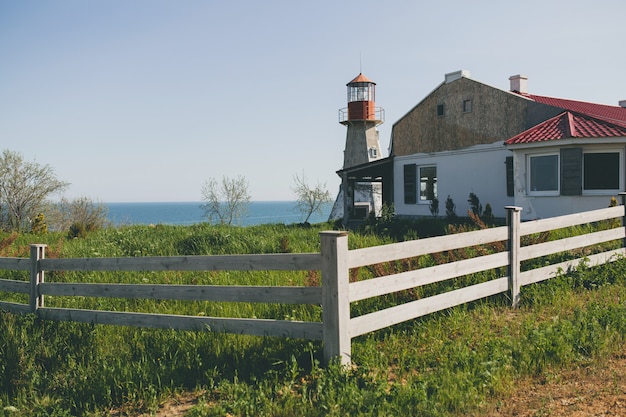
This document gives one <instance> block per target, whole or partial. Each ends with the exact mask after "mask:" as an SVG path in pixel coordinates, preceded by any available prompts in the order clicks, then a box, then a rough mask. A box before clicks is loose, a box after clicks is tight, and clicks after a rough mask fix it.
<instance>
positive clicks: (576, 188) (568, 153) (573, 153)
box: [561, 148, 583, 195]
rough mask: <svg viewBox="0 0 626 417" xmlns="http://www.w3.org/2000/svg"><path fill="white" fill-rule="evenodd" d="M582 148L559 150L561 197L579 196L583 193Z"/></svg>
mask: <svg viewBox="0 0 626 417" xmlns="http://www.w3.org/2000/svg"><path fill="white" fill-rule="evenodd" d="M582 179H583V150H582V148H563V149H561V195H581V194H582V191H583V185H582V184H583V181H582Z"/></svg>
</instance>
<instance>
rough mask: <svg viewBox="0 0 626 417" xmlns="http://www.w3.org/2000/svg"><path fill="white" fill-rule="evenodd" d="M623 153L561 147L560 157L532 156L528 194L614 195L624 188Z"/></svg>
mask: <svg viewBox="0 0 626 417" xmlns="http://www.w3.org/2000/svg"><path fill="white" fill-rule="evenodd" d="M622 153H623V151H622V150H602V151H588V150H587V151H585V150H584V149H583V148H580V147H571V148H562V149H561V150H560V152H559V153H558V154H556V153H555V154H543V155H529V156H528V166H529V179H528V190H529V191H528V194H529V195H583V194H591V195H593V194H607V192H610V193H615V192H617V191H619V190H620V189H622V181H621V177H622V175H623V174H622V172H623V167H622V165H623V163H622V158H623V157H622Z"/></svg>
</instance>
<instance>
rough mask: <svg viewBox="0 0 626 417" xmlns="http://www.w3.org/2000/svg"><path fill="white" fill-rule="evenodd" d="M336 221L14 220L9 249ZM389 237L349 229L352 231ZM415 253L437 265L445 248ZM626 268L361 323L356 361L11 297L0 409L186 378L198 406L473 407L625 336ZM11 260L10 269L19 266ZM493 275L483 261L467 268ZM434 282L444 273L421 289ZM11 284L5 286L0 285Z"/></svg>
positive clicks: (291, 245)
mask: <svg viewBox="0 0 626 417" xmlns="http://www.w3.org/2000/svg"><path fill="white" fill-rule="evenodd" d="M327 228H330V225H325V224H324V225H314V226H313V227H311V228H303V227H297V226H283V225H266V226H255V227H249V228H238V227H216V226H209V225H196V226H185V227H183V226H156V227H148V226H132V227H125V228H119V229H106V230H101V231H98V232H93V233H90V234H89V235H88V236H87V237H86V238H85V239H73V240H66V239H65V238H64V237H63V236H61V235H55V234H49V235H43V236H29V235H20V236H3V241H4V242H5V243H6V242H8V241H10V244H5V245H2V247H1V248H0V250H1V251H2V256H27V245H28V243H35V242H37V243H47V244H48V245H49V246H50V247H49V250H48V254H49V256H59V257H85V256H144V255H191V254H216V253H220V254H221V253H280V252H313V251H318V250H319V238H318V232H319V231H320V230H322V229H327ZM578 232H579V230H573V231H567V232H563V233H578ZM407 233H409V234H411V235H414V234H415V233H417V232H415V231H407ZM537 238H538V237H537ZM541 238H542V239H545V238H548V237H545V236H543V237H541ZM551 238H554V236H552V237H551ZM394 239H397V237H394V236H389V235H387V236H386V235H384V234H378V233H377V234H373V233H352V234H351V235H350V246H351V247H353V248H354V247H365V246H374V245H379V244H384V243H390V242H391V241H392V240H394ZM448 255H450V256H452V255H453V256H464V254H461V253H456V254H448ZM559 259H560V258H559ZM543 261H544V260H539V261H538V262H543ZM419 262H420V264H421V265H429V264H433V263H435V262H438V260H437V259H434V258H432V259H426V258H424V259H421V260H420V261H419ZM386 267H389V266H386ZM396 267H397V268H402V267H404V266H402V265H399V266H396ZM625 272H626V262H625V261H623V260H619V261H617V262H614V263H611V264H607V265H604V266H601V267H595V268H586V267H584V266H583V267H582V268H579V270H577V272H575V273H572V274H569V275H561V276H559V277H556V278H554V279H551V280H549V281H546V282H543V283H540V284H535V285H532V286H528V287H524V288H523V289H522V293H521V307H520V308H518V309H516V310H512V309H511V308H510V307H508V304H509V300H508V299H507V298H506V296H504V295H502V296H496V297H491V298H490V299H488V300H481V301H478V302H474V303H470V304H467V305H463V306H459V307H456V308H452V309H448V310H445V311H442V312H439V313H435V314H432V315H430V316H427V317H423V318H421V319H418V320H412V321H409V322H406V323H402V324H400V325H396V326H393V327H391V328H387V329H384V330H380V331H377V332H374V333H371V334H368V335H364V336H361V337H358V338H356V339H354V340H353V343H352V345H353V363H355V364H356V365H355V366H353V367H351V368H349V369H344V368H342V367H341V366H339V365H337V364H332V365H330V366H328V367H326V368H322V367H320V366H319V363H320V360H321V354H322V347H321V344H320V343H317V342H310V341H305V340H297V339H287V338H264V337H253V336H242V335H224V334H213V333H209V332H184V331H171V330H153V329H135V328H128V327H115V326H95V325H89V324H77V323H56V322H47V321H42V320H39V319H37V318H36V317H35V316H26V317H19V316H15V315H11V314H8V313H4V312H0V416H18V415H19V416H44V415H45V416H70V415H72V416H75V415H92V416H106V415H110V410H111V409H115V410H117V412H118V414H119V415H136V414H139V413H141V412H144V413H145V412H156V411H157V410H158V408H159V406H160V404H162V403H163V401H165V400H166V399H167V398H170V397H172V396H175V395H176V394H177V393H180V392H193V393H195V394H194V395H196V396H197V397H198V403H197V404H196V405H195V406H194V407H192V408H191V409H190V410H189V411H188V413H187V415H189V416H223V415H227V414H230V415H233V416H292V415H303V416H344V415H351V416H372V415H373V416H376V415H380V416H383V415H398V414H404V415H428V416H448V415H467V414H474V415H478V414H479V413H480V412H481V410H482V409H483V408H485V406H486V405H487V404H489V403H490V402H495V401H498V400H499V399H501V398H503V397H504V396H506V394H507V393H508V392H510V391H511V389H512V388H513V387H514V386H515V381H516V380H519V379H520V378H524V377H527V376H533V375H542V374H545V373H548V372H550V371H551V370H553V369H558V368H563V367H572V366H577V365H580V364H588V363H592V362H593V361H595V360H599V359H601V358H604V357H607V356H609V355H612V354H615V353H616V352H621V351H623V348H624V344H625V342H626V339H625V338H626V279H625V278H624V277H625V276H626V274H625ZM4 273H5V272H4V271H3V274H4ZM377 273H378V272H377V271H376V268H375V267H372V268H369V269H368V268H362V269H361V270H359V271H357V273H356V274H357V275H358V276H357V277H355V279H366V278H368V277H371V276H375V275H376V274H377ZM7 274H8V275H2V277H1V278H7V277H11V278H12V279H14V278H13V277H14V275H13V274H12V273H10V272H7ZM315 278H316V277H315V276H311V274H310V273H307V272H302V273H300V274H293V273H291V274H287V273H285V272H276V271H272V272H264V273H261V274H255V273H250V272H240V273H235V272H230V273H228V274H227V273H215V272H202V273H198V272H193V273H192V272H189V273H186V272H185V273H179V272H164V273H158V274H157V273H149V274H145V273H144V274H141V273H124V274H119V273H118V274H113V273H57V274H49V275H47V277H46V279H47V280H48V281H51V280H52V281H68V282H69V281H85V282H97V281H102V282H146V280H147V281H148V282H153V283H172V284H177V283H210V284H235V283H236V284H241V285H254V284H258V283H263V284H282V285H285V284H293V285H310V284H312V283H314V281H315ZM490 278H491V275H489V274H487V276H484V277H478V278H476V277H467V278H466V280H467V281H468V282H470V281H471V282H474V281H481V280H485V279H490ZM23 279H26V277H23ZM452 285H453V286H454V285H459V284H458V283H453V284H452ZM440 289H441V288H439V290H440ZM431 290H432V291H434V290H436V288H430V289H427V290H425V291H431ZM415 295H416V294H403V295H401V297H411V296H415ZM417 295H418V296H419V295H423V294H417ZM10 297H11V294H1V299H3V300H6V299H8V298H10ZM397 297H398V296H396V299H392V297H391V298H384V297H382V299H381V300H380V301H371V302H369V304H368V303H362V305H360V306H356V307H355V308H354V309H355V310H356V311H355V313H359V312H361V311H370V310H371V309H376V308H381V307H386V306H388V305H389V304H394V303H397V302H401V301H402V300H399V299H397ZM377 303H379V304H377ZM46 305H48V306H80V307H81V308H103V309H111V308H114V309H118V310H122V309H126V308H128V309H131V308H132V309H133V310H136V311H158V312H174V313H177V314H191V315H195V314H200V313H201V314H206V315H240V316H243V317H249V316H250V315H255V316H257V317H273V318H276V317H279V318H282V317H288V318H296V319H301V320H302V319H304V320H319V317H320V314H321V311H320V309H319V308H318V307H308V306H284V305H268V306H266V305H261V304H258V305H256V304H255V305H235V304H233V303H179V302H162V301H158V300H152V301H147V300H116V299H98V300H92V299H78V300H76V299H72V298H53V297H48V298H47V299H46Z"/></svg>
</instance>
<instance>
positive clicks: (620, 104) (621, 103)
mask: <svg viewBox="0 0 626 417" xmlns="http://www.w3.org/2000/svg"><path fill="white" fill-rule="evenodd" d="M619 106H620V107H624V108H626V100H620V101H619Z"/></svg>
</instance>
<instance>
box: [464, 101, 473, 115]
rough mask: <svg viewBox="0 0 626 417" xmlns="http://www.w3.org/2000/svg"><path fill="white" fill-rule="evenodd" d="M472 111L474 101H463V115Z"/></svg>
mask: <svg viewBox="0 0 626 417" xmlns="http://www.w3.org/2000/svg"><path fill="white" fill-rule="evenodd" d="M471 111H472V100H469V99H468V100H463V113H469V112H471Z"/></svg>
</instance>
